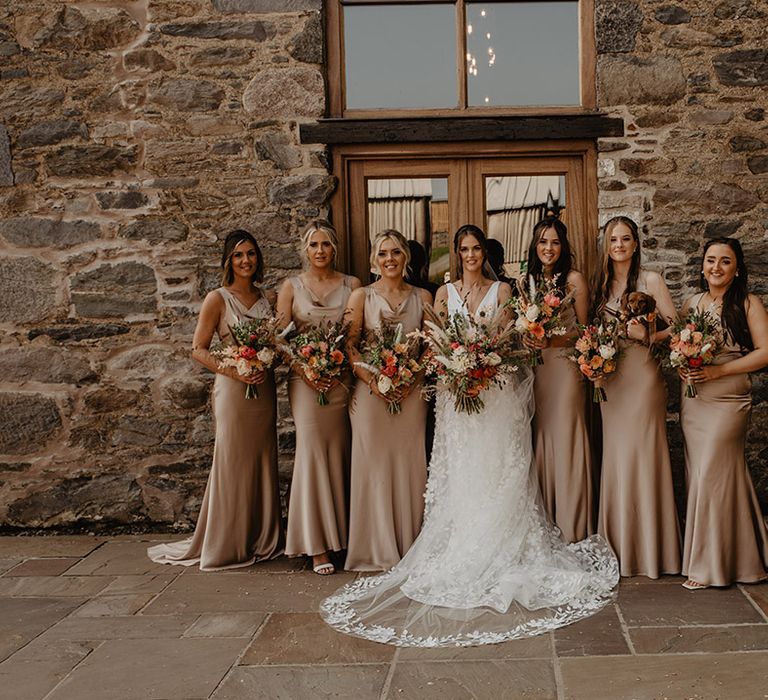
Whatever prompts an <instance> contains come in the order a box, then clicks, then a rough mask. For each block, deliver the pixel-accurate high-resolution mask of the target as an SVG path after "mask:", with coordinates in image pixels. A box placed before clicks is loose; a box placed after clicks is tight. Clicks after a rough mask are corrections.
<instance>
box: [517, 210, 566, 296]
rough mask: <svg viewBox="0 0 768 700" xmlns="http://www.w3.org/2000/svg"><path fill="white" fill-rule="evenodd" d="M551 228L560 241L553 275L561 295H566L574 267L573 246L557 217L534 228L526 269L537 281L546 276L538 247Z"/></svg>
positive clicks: (546, 220)
mask: <svg viewBox="0 0 768 700" xmlns="http://www.w3.org/2000/svg"><path fill="white" fill-rule="evenodd" d="M550 228H551V229H554V230H555V233H556V234H557V238H558V240H559V241H560V257H559V258H558V259H557V261H556V262H555V265H554V267H553V268H552V274H553V275H557V288H558V289H559V290H560V292H561V294H563V295H565V293H566V287H567V285H568V273H569V272H570V271H571V269H572V267H573V253H572V252H571V244H570V243H569V242H568V228H567V227H566V225H565V224H564V223H563V222H562V221H560V219H558V218H557V217H556V216H547V217H546V218H544V219H542V220H541V221H539V223H538V224H536V225H535V226H534V227H533V235H532V236H531V244H530V245H529V246H528V267H527V268H526V269H527V270H528V274H529V275H533V277H534V278H535V279H539V278H540V277H541V276H542V275H543V274H544V264H543V263H542V262H541V260H540V259H539V254H538V252H537V251H536V247H537V246H538V244H539V241H540V240H541V236H542V234H543V233H544V231H546V230H548V229H550Z"/></svg>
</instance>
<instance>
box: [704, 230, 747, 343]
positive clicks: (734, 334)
mask: <svg viewBox="0 0 768 700" xmlns="http://www.w3.org/2000/svg"><path fill="white" fill-rule="evenodd" d="M713 245H725V246H728V247H729V248H730V249H731V250H732V251H733V255H734V257H735V258H736V276H735V277H734V278H733V281H732V282H731V284H730V286H729V287H728V289H727V290H726V292H725V294H724V295H723V311H722V315H721V317H720V319H721V323H722V324H723V329H724V330H725V331H726V332H727V333H728V334H729V335H730V336H731V338H733V341H734V342H735V343H737V344H738V345H739V346H740V347H741V348H742V349H744V350H754V349H755V344H754V343H753V342H752V335H751V334H750V332H749V324H748V323H747V311H746V309H745V302H746V300H747V295H748V294H749V292H748V290H747V282H748V271H747V264H746V263H745V262H744V251H743V250H742V248H741V243H739V241H738V240H737V239H735V238H711V239H710V240H708V241H707V242H706V243H705V244H704V252H703V253H702V255H701V263H702V271H701V272H700V273H699V284H700V286H701V288H702V289H703V290H704V291H705V292H706V291H709V285H708V284H707V281H706V280H705V279H704V270H703V267H704V259H705V258H706V257H707V251H708V250H709V249H710V248H711V247H712V246H713Z"/></svg>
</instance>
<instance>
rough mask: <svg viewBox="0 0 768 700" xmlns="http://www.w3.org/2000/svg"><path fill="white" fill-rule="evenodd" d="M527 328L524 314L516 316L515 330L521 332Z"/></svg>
mask: <svg viewBox="0 0 768 700" xmlns="http://www.w3.org/2000/svg"><path fill="white" fill-rule="evenodd" d="M527 328H528V321H526V320H525V316H518V317H517V319H516V320H515V330H518V331H520V332H521V333H522V332H523V331H525V330H526V329H527Z"/></svg>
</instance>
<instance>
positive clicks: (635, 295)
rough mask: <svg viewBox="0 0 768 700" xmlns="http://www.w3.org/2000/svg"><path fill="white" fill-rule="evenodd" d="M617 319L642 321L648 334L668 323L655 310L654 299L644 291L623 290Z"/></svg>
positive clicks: (623, 321)
mask: <svg viewBox="0 0 768 700" xmlns="http://www.w3.org/2000/svg"><path fill="white" fill-rule="evenodd" d="M619 319H620V320H621V322H622V323H627V322H629V321H631V320H632V319H637V320H638V321H640V322H642V323H643V325H644V326H645V327H646V328H647V329H648V333H649V334H653V333H655V332H656V331H663V330H664V329H665V328H667V326H669V324H668V323H667V322H666V321H665V320H664V317H663V316H661V315H659V313H658V312H657V311H656V300H655V299H654V298H653V297H652V296H651V295H650V294H646V293H645V292H624V294H622V296H621V312H620V314H619Z"/></svg>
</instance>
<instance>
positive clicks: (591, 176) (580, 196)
mask: <svg viewBox="0 0 768 700" xmlns="http://www.w3.org/2000/svg"><path fill="white" fill-rule="evenodd" d="M509 159H515V160H518V161H519V163H518V165H521V166H525V167H529V166H532V165H533V164H535V161H536V160H538V161H539V162H541V161H542V160H543V159H549V160H550V164H557V167H561V168H565V170H560V172H564V173H565V174H568V173H570V174H571V176H572V177H571V178H570V179H568V178H566V183H568V184H567V187H568V191H567V193H566V200H567V208H566V212H567V221H568V222H570V224H571V226H570V233H571V236H570V238H571V245H572V247H573V248H574V251H575V252H576V255H577V266H578V267H579V269H580V270H581V271H582V272H584V273H585V274H591V272H592V271H593V269H594V265H595V262H596V244H597V234H598V207H597V148H596V145H595V142H594V141H593V140H588V139H584V140H573V141H517V142H481V143H477V142H471V143H470V142H467V143H462V142H457V143H430V144H369V145H364V144H363V145H360V144H355V145H340V146H335V147H334V148H333V155H332V160H333V172H334V174H335V175H336V177H337V178H338V186H337V188H336V191H335V192H334V194H333V195H332V197H331V200H330V208H331V220H332V222H333V224H334V226H335V227H336V229H337V231H338V234H339V244H340V250H339V264H340V266H341V267H342V268H343V269H345V270H348V271H351V272H352V273H353V274H358V275H360V274H363V273H364V272H365V271H367V268H368V256H367V252H365V253H364V252H363V250H362V246H360V245H359V244H358V245H356V244H355V241H356V240H358V239H359V240H366V236H367V226H364V227H363V231H362V232H359V233H358V232H357V230H355V227H356V226H357V227H359V226H360V225H361V224H360V222H361V220H362V221H366V220H367V206H364V207H363V211H362V212H361V211H360V206H361V203H362V202H366V203H367V195H366V193H365V191H363V190H361V189H360V188H361V187H362V186H363V184H364V182H365V177H366V176H375V175H377V174H380V175H381V176H385V174H386V172H387V170H388V169H389V168H390V167H392V166H393V165H395V166H397V167H398V168H404V169H405V168H407V172H408V175H410V176H418V177H430V176H432V174H433V173H437V175H436V176H437V177H444V176H445V166H446V161H450V160H461V161H464V162H465V163H466V164H467V165H466V168H464V171H463V172H462V171H461V169H458V170H456V171H454V177H452V178H451V179H449V183H450V184H449V187H451V189H452V190H453V192H454V196H455V197H457V198H456V199H454V200H453V202H454V204H452V210H451V214H450V215H451V223H452V225H453V224H454V223H456V226H457V227H458V225H460V224H462V223H472V224H475V225H477V226H481V227H484V226H485V220H484V217H485V207H484V206H482V207H481V206H479V204H480V203H481V202H483V203H484V199H482V198H484V192H481V191H479V190H478V184H477V183H475V187H474V192H473V190H470V189H469V180H470V177H471V174H470V172H469V171H470V169H471V168H472V167H473V161H474V162H475V163H477V162H478V161H481V160H482V161H486V163H485V166H480V167H481V168H482V167H485V168H486V169H487V170H488V172H489V174H492V173H491V172H490V171H491V170H493V167H494V165H498V167H499V168H501V167H502V166H503V161H504V160H506V161H507V163H509ZM552 159H555V160H552ZM430 161H431V163H430ZM547 170H550V171H553V170H556V167H555V166H554V165H553V166H552V167H549V168H547ZM573 176H576V177H577V178H578V179H579V180H580V181H581V183H582V186H581V191H580V192H578V189H577V187H576V181H575V178H574V177H573ZM460 186H461V187H463V190H462V191H463V192H466V193H467V195H466V197H465V196H462V194H461V192H459V193H458V194H457V192H456V188H458V187H460ZM478 198H481V199H478ZM352 202H356V203H357V204H356V208H355V211H354V213H353V212H352ZM449 202H451V192H450V191H449ZM480 211H481V212H482V214H478V213H477V212H480ZM361 217H362V219H361ZM454 220H455V222H454ZM454 230H455V228H454Z"/></svg>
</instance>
